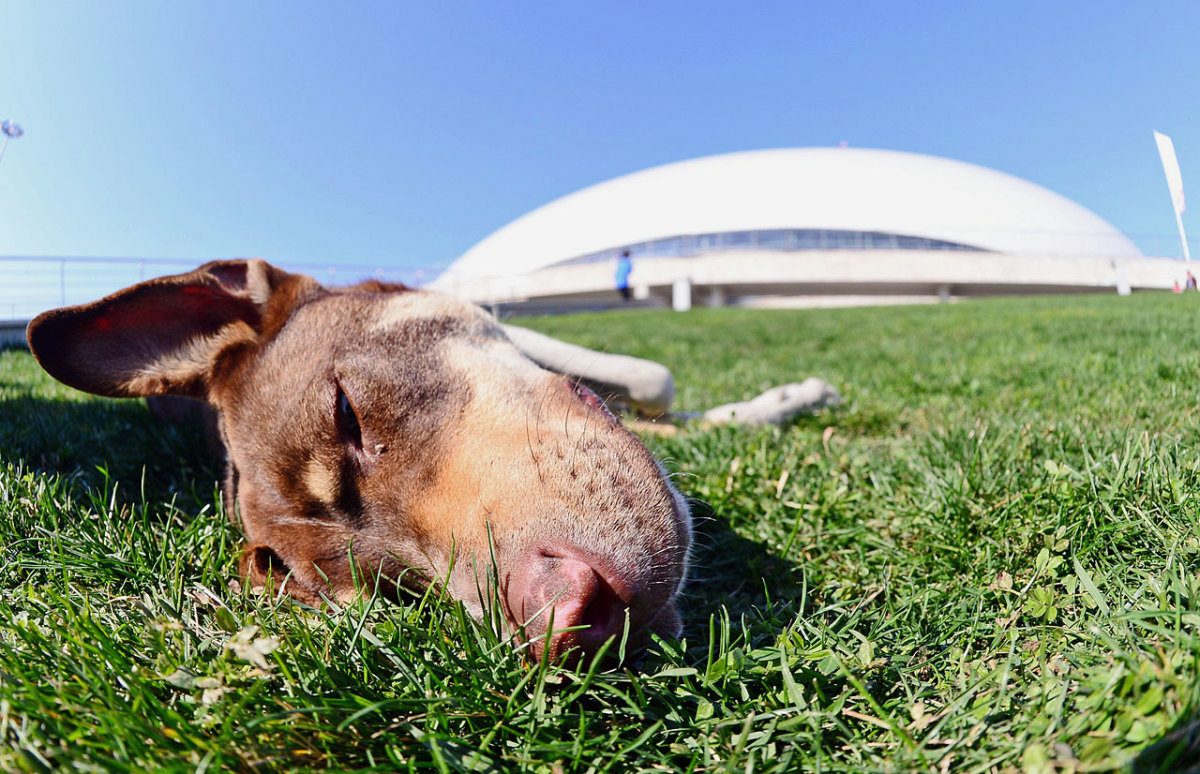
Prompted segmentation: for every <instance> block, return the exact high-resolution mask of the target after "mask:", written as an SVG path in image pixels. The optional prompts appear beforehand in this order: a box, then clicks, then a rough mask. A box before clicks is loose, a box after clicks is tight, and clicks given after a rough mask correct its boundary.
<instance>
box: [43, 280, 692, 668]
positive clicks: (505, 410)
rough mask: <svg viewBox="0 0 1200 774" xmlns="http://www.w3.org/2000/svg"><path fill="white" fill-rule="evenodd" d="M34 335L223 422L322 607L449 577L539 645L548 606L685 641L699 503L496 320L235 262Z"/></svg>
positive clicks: (121, 383) (275, 563)
mask: <svg viewBox="0 0 1200 774" xmlns="http://www.w3.org/2000/svg"><path fill="white" fill-rule="evenodd" d="M29 341H30V344H31V348H32V349H33V351H34V354H35V355H36V356H37V358H38V360H39V361H40V362H41V363H42V365H43V366H44V367H45V368H46V370H47V371H49V372H50V373H51V374H52V375H54V376H55V377H57V378H58V379H60V380H62V381H64V382H66V383H67V384H70V385H72V386H76V387H79V388H80V389H84V390H88V391H90V392H95V393H99V394H102V395H110V396H118V397H133V396H151V395H180V396H185V397H192V398H199V399H202V400H204V401H206V402H207V403H208V404H209V405H210V406H211V407H213V408H214V409H216V412H217V414H218V416H219V420H218V423H219V428H220V434H221V438H222V440H223V442H224V447H225V451H226V454H227V458H228V463H229V465H228V467H229V473H228V476H227V483H226V490H227V491H226V495H227V502H229V503H231V504H234V503H236V507H237V511H238V513H239V514H240V518H241V523H242V526H243V529H244V531H245V534H246V539H247V548H246V551H245V555H244V559H243V563H242V571H243V573H244V574H245V575H246V577H247V579H248V580H249V582H250V583H251V584H253V585H254V586H264V587H265V586H268V585H271V586H273V587H274V588H275V589H276V590H277V591H282V592H283V593H287V594H290V595H291V596H293V597H295V598H297V599H298V600H300V601H303V602H306V603H309V604H318V603H319V602H320V600H321V599H322V598H323V597H327V596H328V597H333V598H337V599H343V600H344V599H348V598H350V597H353V596H354V595H355V594H357V593H359V591H360V590H362V589H363V588H365V589H366V590H370V588H371V586H372V584H373V579H374V578H375V577H377V576H381V577H383V578H384V579H387V581H388V583H387V584H386V585H385V588H384V590H385V591H387V590H389V589H392V588H393V586H392V583H394V582H395V581H397V579H401V580H400V582H402V583H406V584H416V585H421V584H429V583H434V584H437V585H439V586H440V587H442V588H444V589H445V590H446V591H447V592H449V593H450V594H451V595H452V596H454V597H455V598H457V599H460V600H461V601H462V602H463V604H464V605H465V606H466V607H467V608H468V610H470V611H471V612H472V613H473V614H475V615H482V614H483V612H484V609H485V606H486V605H487V604H489V603H490V598H491V595H492V594H496V595H497V596H498V597H499V599H500V604H501V611H500V612H501V613H502V614H503V615H502V617H503V618H504V619H505V620H507V622H508V624H509V626H510V628H511V629H512V630H513V631H518V630H520V629H521V627H522V626H524V627H525V635H526V637H528V638H530V639H536V638H540V637H542V636H543V635H544V633H545V628H546V624H547V623H548V616H547V615H544V614H543V613H542V612H541V611H533V610H531V608H534V607H537V604H536V601H537V600H540V599H543V598H545V599H558V600H559V601H557V602H555V603H554V604H555V605H556V607H557V608H558V609H561V610H562V611H563V616H568V615H571V616H578V622H579V623H583V624H585V625H586V624H589V623H592V622H594V621H599V620H600V619H601V618H605V617H606V616H609V613H610V612H611V610H610V608H614V606H615V608H614V609H618V612H619V613H620V614H621V616H623V615H624V614H625V613H626V612H627V614H628V616H629V619H630V622H631V626H632V628H633V630H634V632H633V637H632V641H633V642H634V643H635V644H636V643H637V642H640V641H644V640H645V639H646V638H647V637H648V634H649V632H651V631H655V632H659V633H661V634H666V635H673V634H676V633H677V630H678V625H679V618H678V613H677V611H676V608H675V604H676V601H675V600H676V596H677V594H678V591H679V588H680V585H681V584H682V581H683V577H684V575H685V572H686V561H687V552H688V547H689V544H690V540H691V532H690V523H689V520H688V515H687V511H686V507H685V506H684V504H683V501H682V498H681V497H680V496H679V494H678V492H676V491H675V489H674V488H673V487H672V486H671V485H670V483H669V481H668V480H667V478H666V476H665V475H664V474H663V472H662V470H661V468H660V467H659V466H658V464H657V463H656V462H655V460H654V459H653V458H652V457H651V456H650V454H649V453H648V452H647V451H646V449H645V447H644V446H643V445H642V444H641V443H640V442H639V441H638V440H637V439H636V438H635V437H634V436H632V435H631V434H630V433H629V432H628V431H626V430H625V429H624V428H623V427H621V425H620V423H619V422H618V421H617V420H616V419H614V418H613V417H612V416H611V415H610V414H608V413H607V412H606V411H604V410H603V409H602V408H601V407H599V406H598V403H597V401H596V400H595V398H594V396H592V395H590V394H585V393H583V392H581V391H580V389H579V388H578V386H577V385H575V384H574V383H572V381H571V380H570V379H568V378H566V377H563V376H561V375H558V374H553V373H550V372H548V371H545V370H543V369H541V368H539V367H538V366H536V365H534V364H533V363H532V362H531V361H529V360H528V359H526V358H525V357H524V356H523V355H521V353H520V352H519V351H518V350H517V349H516V348H515V347H514V346H513V345H512V344H511V343H510V342H509V341H508V340H507V338H506V337H505V336H504V333H503V331H502V330H501V329H500V327H499V326H498V325H497V324H496V323H495V321H494V320H492V319H491V318H490V317H489V316H488V315H486V314H485V313H484V312H482V311H481V310H479V309H478V308H476V307H473V306H470V305H468V304H465V303H463V302H460V301H457V300H455V299H453V298H450V297H448V296H441V295H438V294H433V293H426V292H424V291H418V290H410V289H408V288H405V287H403V286H394V285H387V284H385V283H379V282H375V281H370V282H366V283H363V284H360V285H358V286H354V287H351V288H345V289H340V290H331V289H326V288H322V287H321V286H319V285H318V284H317V283H316V282H315V281H313V280H312V279H311V278H309V277H304V276H300V275H292V274H288V273H286V272H283V271H281V270H279V269H277V268H275V267H273V266H270V265H269V264H266V263H265V262H262V261H225V262H214V263H210V264H206V265H205V266H202V267H200V268H199V269H197V270H196V271H194V272H191V273H188V274H184V275H178V276H175V277H165V278H160V279H156V280H151V281H149V282H145V283H141V284H139V285H135V286H133V287H131V288H128V289H126V290H123V291H120V292H119V293H116V294H114V295H112V296H109V297H108V298H106V299H102V300H101V301H97V302H95V303H92V304H87V305H84V306H80V307H72V308H69V309H61V310H55V311H52V312H48V313H46V314H43V315H41V316H40V317H38V318H37V319H36V320H34V321H33V323H31V324H30V328H29ZM343 395H344V396H345V399H346V400H345V401H343V400H342V397H341V396H343ZM347 406H348V407H349V411H351V412H352V414H350V413H346V412H345V411H344V410H343V409H346V408H347ZM163 410H167V409H163ZM351 417H352V418H351ZM493 556H494V557H495V562H494V563H493V559H492V557H493ZM579 579H582V580H579ZM494 583H495V584H498V585H495V586H494ZM560 586H561V587H562V588H559V587H560ZM481 590H482V592H483V594H482V598H481V594H480V592H481ZM580 611H582V612H580ZM572 620H575V619H572ZM606 620H607V619H606ZM556 621H559V619H557V618H556ZM559 622H560V623H561V621H559ZM569 623H570V622H568V624H569ZM594 626H595V628H596V629H597V631H600V632H602V633H611V627H609V628H605V626H606V625H602V624H601V623H595V624H594ZM547 642H548V643H549V649H550V651H551V655H557V654H558V653H560V652H562V651H565V650H567V649H568V648H570V647H572V646H574V645H580V646H583V647H585V648H588V647H591V646H592V645H591V644H590V643H591V642H592V641H591V640H588V639H587V638H586V637H584V636H583V635H578V636H577V635H575V634H572V633H568V634H563V635H560V634H557V633H556V634H554V635H553V636H551V637H549V638H547ZM540 650H541V645H537V646H536V647H535V648H534V651H535V653H536V652H540Z"/></svg>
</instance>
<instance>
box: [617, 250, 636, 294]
mask: <svg viewBox="0 0 1200 774" xmlns="http://www.w3.org/2000/svg"><path fill="white" fill-rule="evenodd" d="M632 272H633V261H632V260H630V258H629V251H628V250H626V251H625V252H623V253H621V257H620V258H618V259H617V290H618V291H620V293H621V298H622V299H624V300H626V301H628V300H629V299H630V298H631V297H632V296H631V295H630V293H629V275H630V274H631V273H632Z"/></svg>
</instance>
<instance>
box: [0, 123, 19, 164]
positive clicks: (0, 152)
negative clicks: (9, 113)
mask: <svg viewBox="0 0 1200 774" xmlns="http://www.w3.org/2000/svg"><path fill="white" fill-rule="evenodd" d="M0 134H3V135H4V139H3V140H0V159H3V158H4V149H5V148H7V147H8V141H9V140H10V139H12V138H14V137H20V136H21V135H23V134H25V130H24V129H22V128H21V125H20V124H18V123H17V122H16V121H0Z"/></svg>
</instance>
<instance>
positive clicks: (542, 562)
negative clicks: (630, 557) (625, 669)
mask: <svg viewBox="0 0 1200 774" xmlns="http://www.w3.org/2000/svg"><path fill="white" fill-rule="evenodd" d="M597 565H598V562H596V561H589V560H588V558H587V556H586V555H584V554H582V553H581V552H578V551H574V550H571V549H563V548H543V549H539V550H536V551H533V552H532V553H531V554H530V555H527V556H526V557H525V560H524V561H522V562H521V563H520V565H519V566H518V567H517V568H515V571H514V572H513V573H512V574H511V575H510V576H509V585H508V588H507V589H505V598H506V601H507V603H508V606H509V609H510V610H511V611H512V614H513V617H514V618H516V619H517V623H518V624H523V625H524V629H525V638H526V640H527V641H528V642H529V651H530V656H531V657H532V658H534V659H538V660H540V659H541V658H542V657H543V655H545V654H546V653H547V649H548V651H549V656H550V658H552V659H553V658H557V657H559V656H560V655H562V654H563V653H565V652H566V651H568V650H570V649H572V648H575V649H577V652H576V656H575V657H578V655H579V654H580V653H594V652H596V651H597V650H599V649H600V647H601V646H602V645H603V644H604V643H605V641H607V640H608V639H609V638H610V637H616V638H618V639H620V637H621V635H622V634H623V632H624V629H625V621H626V617H627V615H628V613H629V608H630V602H631V600H633V598H634V597H635V595H636V593H637V589H636V584H635V583H634V582H633V580H632V579H629V578H622V577H620V576H619V575H618V574H615V573H613V572H611V571H605V570H602V569H598V566H597ZM630 623H631V627H632V626H633V625H636V622H632V621H631V622H630ZM547 632H549V635H548V636H547Z"/></svg>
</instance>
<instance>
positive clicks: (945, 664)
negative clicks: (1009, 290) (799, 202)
mask: <svg viewBox="0 0 1200 774" xmlns="http://www.w3.org/2000/svg"><path fill="white" fill-rule="evenodd" d="M521 322H522V324H528V325H530V326H531V327H536V328H537V329H539V330H542V331H545V332H548V333H552V334H554V335H558V336H561V337H563V338H565V339H568V340H572V341H576V342H579V343H582V344H585V345H588V346H593V347H599V348H606V349H609V350H612V351H619V352H627V353H630V354H636V355H642V356H646V357H652V358H655V359H657V360H660V361H662V362H665V363H667V364H668V365H669V366H670V367H671V368H672V369H673V371H674V372H675V374H676V378H677V381H678V383H679V386H680V397H679V400H678V405H679V407H680V408H683V409H701V408H705V407H708V406H711V405H715V404H717V403H721V402H726V401H731V400H740V399H744V398H747V397H750V396H752V395H754V394H757V393H758V392H760V391H762V390H763V389H765V388H767V387H770V386H773V385H775V384H779V383H782V382H785V381H793V380H799V379H801V378H803V377H806V376H810V375H817V376H821V377H823V378H825V379H827V380H828V381H830V382H832V383H833V384H834V385H835V386H837V387H838V389H839V390H840V391H841V392H842V394H843V396H844V398H845V403H844V404H843V405H842V406H841V407H839V408H837V409H834V410H832V411H829V412H827V413H824V414H822V415H819V416H816V417H809V418H804V419H801V420H799V421H798V422H797V423H795V424H794V425H793V426H791V427H789V428H786V429H784V430H737V429H730V428H718V429H712V430H706V431H700V430H696V431H689V432H686V433H683V434H681V435H679V436H677V437H674V438H670V439H650V441H649V442H650V443H651V445H652V446H653V447H654V448H655V451H656V452H657V453H658V454H659V455H660V456H662V457H663V458H665V459H667V460H668V464H669V466H670V467H671V469H672V470H674V471H675V472H676V473H677V476H678V482H679V485H680V487H681V488H682V489H683V490H684V492H685V493H686V494H688V495H689V496H691V497H694V498H697V499H698V500H700V501H703V503H704V504H699V505H697V514H698V517H699V524H698V527H699V532H700V534H699V538H698V546H697V551H696V567H695V571H694V580H693V582H692V584H691V586H690V589H689V595H688V599H687V602H686V605H685V607H686V613H685V622H686V639H685V640H684V641H683V642H680V643H661V644H659V645H658V646H656V647H655V648H654V650H653V652H652V653H650V654H649V655H648V656H647V657H646V658H645V659H644V661H643V662H642V664H641V666H640V668H639V669H637V670H617V669H612V668H605V667H600V668H598V669H594V670H592V669H590V668H589V666H590V665H584V666H583V667H581V668H579V669H577V670H564V669H560V668H558V667H555V666H549V667H545V668H529V667H527V666H526V665H524V664H523V663H522V662H521V661H520V660H519V659H518V658H517V657H516V656H515V655H514V654H513V653H512V652H511V650H510V649H509V648H507V647H506V646H505V644H504V643H503V642H502V641H500V640H498V639H497V638H496V636H495V635H493V634H492V633H491V632H490V631H489V630H487V629H486V627H483V626H480V625H478V624H476V623H474V622H472V621H470V620H467V619H466V618H465V617H464V615H463V614H462V612H461V611H460V610H459V609H458V608H457V607H455V606H454V605H451V604H447V603H444V602H441V601H439V600H436V599H432V598H425V599H414V600H411V601H409V602H406V603H405V604H403V605H391V604H385V603H382V602H377V601H368V602H363V603H361V604H359V605H355V606H353V607H351V608H348V609H345V610H325V611H319V612H318V611H313V610H309V609H302V608H299V607H296V606H293V605H291V604H288V603H286V602H279V603H274V602H271V601H269V600H266V599H262V598H256V597H254V596H252V595H250V594H247V593H245V592H243V591H242V590H241V589H240V587H239V586H238V584H237V583H236V557H237V546H238V541H239V536H238V534H237V530H236V528H235V527H233V526H231V525H229V524H228V523H227V522H226V521H225V520H224V519H223V518H222V517H220V515H219V514H220V507H221V506H220V503H219V495H218V494H217V493H216V485H215V483H214V482H215V480H216V479H217V477H218V476H219V471H217V470H215V469H214V468H213V466H212V465H211V464H210V463H208V462H207V461H206V460H205V458H204V456H203V454H202V453H201V452H199V451H197V446H196V444H195V443H194V441H195V439H192V438H188V437H186V436H184V435H181V434H180V433H179V432H178V431H176V430H171V429H164V428H160V427H156V426H154V424H153V423H152V422H151V421H150V420H149V418H148V416H147V414H146V412H145V410H144V408H143V407H142V406H141V405H140V404H138V403H136V402H129V403H114V402H110V401H103V400H100V399H94V398H89V397H86V396H82V395H80V394H79V393H75V392H73V391H71V390H68V389H67V388H64V387H61V386H58V385H56V384H55V383H53V382H52V381H51V380H50V379H49V378H48V377H46V376H45V375H43V374H42V373H41V372H40V371H39V370H38V369H37V367H36V365H35V364H34V363H33V361H32V359H31V358H30V357H29V355H28V354H27V353H23V352H7V353H0V546H2V548H0V551H2V553H0V768H3V769H6V770H7V769H27V770H33V771H39V770H49V769H54V768H71V767H75V768H79V769H83V770H103V771H110V770H111V771H143V770H180V771H185V770H186V771H194V770H197V769H207V770H226V769H231V770H263V771H272V770H320V771H325V770H366V769H374V770H379V771H394V770H430V771H461V770H493V771H512V770H530V771H545V772H572V771H597V772H601V771H613V772H627V771H695V772H708V771H731V772H732V771H737V772H746V771H759V772H765V771H789V772H790V771H814V772H816V771H822V772H875V771H878V772H903V771H933V772H973V771H980V772H987V771H998V772H1006V771H1026V772H1054V771H1057V772H1062V771H1081V772H1082V771H1110V770H1131V769H1132V770H1133V771H1137V772H1149V771H1163V772H1170V771H1186V770H1189V768H1191V769H1192V770H1200V768H1196V767H1200V726H1198V725H1197V724H1198V723H1200V721H1198V720H1197V719H1198V718H1200V664H1198V659H1200V633H1198V632H1200V519H1198V516H1200V454H1198V452H1200V432H1198V428H1197V421H1196V414H1197V409H1198V407H1200V349H1198V348H1197V347H1196V344H1195V343H1196V342H1197V341H1198V340H1200V297H1195V296H1194V294H1189V295H1185V296H1173V295H1142V296H1134V297H1132V298H1126V299H1120V298H1116V297H1090V298H1078V297H1077V298H1046V299H1033V300H1030V299H1011V300H997V301H981V302H975V303H970V304H962V305H949V306H936V307H911V308H892V309H857V310H825V311H794V312H782V311H780V312H766V311H759V312H747V311H736V310H697V311H694V312H691V313H689V314H686V315H675V314H672V313H666V312H626V313H614V314H608V315H588V316H577V317H564V318H547V319H535V320H523V321H521Z"/></svg>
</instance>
